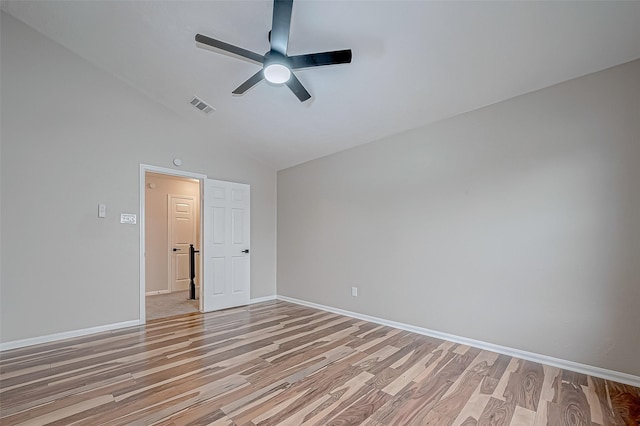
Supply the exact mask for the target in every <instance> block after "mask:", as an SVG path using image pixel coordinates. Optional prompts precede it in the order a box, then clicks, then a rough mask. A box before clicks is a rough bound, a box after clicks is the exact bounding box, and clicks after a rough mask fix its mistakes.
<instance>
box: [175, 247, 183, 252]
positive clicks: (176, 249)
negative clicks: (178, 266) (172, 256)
mask: <svg viewBox="0 0 640 426" xmlns="http://www.w3.org/2000/svg"><path fill="white" fill-rule="evenodd" d="M178 250H182V249H179V248H175V247H174V248H173V251H178Z"/></svg>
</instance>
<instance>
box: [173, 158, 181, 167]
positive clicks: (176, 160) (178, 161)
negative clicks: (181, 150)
mask: <svg viewBox="0 0 640 426" xmlns="http://www.w3.org/2000/svg"><path fill="white" fill-rule="evenodd" d="M173 164H174V165H176V166H178V167H179V166H182V160H181V159H179V158H174V159H173Z"/></svg>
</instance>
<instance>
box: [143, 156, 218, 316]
mask: <svg viewBox="0 0 640 426" xmlns="http://www.w3.org/2000/svg"><path fill="white" fill-rule="evenodd" d="M146 172H153V173H160V174H164V175H169V176H177V177H185V178H189V179H197V180H198V181H199V182H200V183H199V186H200V205H199V206H198V208H199V209H200V215H199V217H200V225H199V226H200V230H201V231H202V229H203V221H202V220H203V218H202V197H203V187H204V181H205V179H207V176H206V175H203V174H200V173H192V172H186V171H182V170H176V169H169V168H166V167H158V166H152V165H149V164H140V178H139V191H140V192H139V194H140V210H139V211H140V218H139V219H140V220H139V224H140V225H139V227H140V254H139V259H140V262H139V264H140V277H139V285H140V310H139V313H140V317H139V318H138V323H139V324H145V323H146V318H145V316H146V306H145V297H146V294H145V293H146V292H145V275H146V274H145V227H146V223H145V185H146V182H145V180H146V178H145V173H146ZM202 235H203V232H200V241H199V247H202ZM200 268H201V269H202V262H200ZM199 275H200V276H202V270H200V272H199ZM200 293H201V294H200V298H199V301H200V307H199V309H200V311H201V312H202V310H203V305H202V302H203V299H202V286H200Z"/></svg>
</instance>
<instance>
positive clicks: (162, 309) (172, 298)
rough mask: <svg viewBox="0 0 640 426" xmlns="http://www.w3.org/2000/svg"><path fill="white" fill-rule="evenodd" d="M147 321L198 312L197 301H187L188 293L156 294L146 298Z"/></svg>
mask: <svg viewBox="0 0 640 426" xmlns="http://www.w3.org/2000/svg"><path fill="white" fill-rule="evenodd" d="M146 303H147V307H146V312H147V314H146V317H147V321H150V320H154V319H158V318H166V317H173V316H175V315H182V314H188V313H191V312H199V311H198V304H199V301H198V300H189V291H176V292H173V293H166V294H156V295H153V296H147V297H146Z"/></svg>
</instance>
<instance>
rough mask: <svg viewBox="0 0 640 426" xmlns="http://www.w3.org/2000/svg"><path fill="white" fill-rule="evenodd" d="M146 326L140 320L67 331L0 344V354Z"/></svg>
mask: <svg viewBox="0 0 640 426" xmlns="http://www.w3.org/2000/svg"><path fill="white" fill-rule="evenodd" d="M141 324H144V322H140V321H139V320H132V321H125V322H118V323H115V324H106V325H99V326H97V327H90V328H83V329H81V330H72V331H65V332H62V333H55V334H48V335H46V336H38V337H31V338H29V339H22V340H14V341H12V342H5V343H0V352H1V351H8V350H10V349H17V348H23V347H25V346H31V345H39V344H41V343H50V342H55V341H57V340H64V339H70V338H72V337H80V336H86V335H87V334H94V333H101V332H103V331H110V330H117V329H120V328H126V327H133V326H136V325H141Z"/></svg>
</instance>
